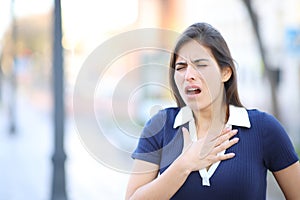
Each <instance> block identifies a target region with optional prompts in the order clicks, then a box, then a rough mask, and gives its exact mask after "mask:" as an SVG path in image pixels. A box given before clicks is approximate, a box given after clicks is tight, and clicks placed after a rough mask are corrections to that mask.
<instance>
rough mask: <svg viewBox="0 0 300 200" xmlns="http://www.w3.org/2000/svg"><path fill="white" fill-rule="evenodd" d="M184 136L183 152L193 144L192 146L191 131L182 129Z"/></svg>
mask: <svg viewBox="0 0 300 200" xmlns="http://www.w3.org/2000/svg"><path fill="white" fill-rule="evenodd" d="M181 130H182V135H183V149H182V152H184V151H185V150H186V149H187V148H188V147H189V146H190V145H191V144H192V140H191V136H190V133H189V131H188V130H187V129H186V128H185V127H182V129H181Z"/></svg>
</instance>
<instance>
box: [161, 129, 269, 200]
mask: <svg viewBox="0 0 300 200" xmlns="http://www.w3.org/2000/svg"><path fill="white" fill-rule="evenodd" d="M181 136H182V135H181V134H180V132H178V133H177V134H176V135H175V136H174V138H172V140H170V141H168V144H167V145H166V146H165V147H166V148H164V150H163V151H162V157H161V158H162V159H161V164H162V170H161V172H163V171H164V170H165V169H166V168H167V167H168V165H169V164H170V163H172V161H174V160H175V159H176V158H177V157H178V156H179V155H180V153H181V149H182V145H183V138H182V137H181ZM237 137H239V138H240V141H239V143H238V144H236V145H234V146H233V147H231V148H229V149H227V151H226V153H228V152H234V153H235V154H236V156H235V157H234V158H233V159H230V160H226V161H222V162H221V163H220V165H219V166H218V168H217V169H216V171H215V172H214V174H213V175H212V177H211V178H210V184H211V185H210V186H203V185H202V178H201V176H200V175H199V172H198V171H197V172H193V173H191V174H190V175H189V177H188V178H187V180H186V182H185V183H184V185H183V186H182V187H181V188H180V189H179V190H178V192H177V193H176V194H175V195H174V197H173V198H172V199H199V197H201V199H202V198H203V199H212V200H214V199H223V200H224V199H231V200H234V199H244V200H247V199H249V200H250V199H257V200H260V199H261V200H263V199H265V195H266V172H267V169H266V168H265V166H264V163H263V157H262V155H263V153H262V151H263V149H262V148H261V146H262V145H261V144H260V139H259V136H258V135H253V134H252V135H251V133H247V132H245V131H242V130H240V131H239V134H237ZM176 149H180V151H178V150H176ZM184 197H185V198H184Z"/></svg>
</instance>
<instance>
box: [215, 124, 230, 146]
mask: <svg viewBox="0 0 300 200" xmlns="http://www.w3.org/2000/svg"><path fill="white" fill-rule="evenodd" d="M231 130H232V129H231V127H228V126H226V127H225V128H223V130H222V131H221V133H220V134H218V135H216V136H215V137H213V138H211V142H213V141H215V140H216V139H217V138H219V137H220V136H222V135H225V134H227V133H229V132H230V131H231Z"/></svg>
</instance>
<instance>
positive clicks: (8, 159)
mask: <svg viewBox="0 0 300 200" xmlns="http://www.w3.org/2000/svg"><path fill="white" fill-rule="evenodd" d="M17 99H18V101H17V107H16V108H17V109H16V110H17V113H16V116H17V120H16V122H17V132H16V133H15V134H14V135H11V134H9V133H8V128H7V127H8V124H9V121H8V118H7V116H8V115H7V110H6V109H5V108H4V107H3V106H1V109H0V123H1V124H0V131H1V135H0V160H1V165H0V177H1V179H0V185H1V187H0V200H27V199H31V200H48V199H50V191H51V174H52V162H51V156H52V152H53V151H52V150H53V149H52V148H53V137H52V135H53V133H52V129H53V128H52V118H51V115H49V114H47V112H44V111H43V109H41V107H39V108H38V107H37V106H36V105H34V104H33V102H34V101H30V100H29V99H28V98H26V97H24V96H21V95H19V96H18V98H17ZM65 141H66V143H65V146H66V153H67V162H66V174H67V177H66V179H67V193H68V198H69V199H70V200H82V199H87V200H96V199H112V200H113V199H124V194H125V189H126V184H127V180H128V175H127V174H122V173H119V172H116V171H114V170H111V169H108V168H107V167H105V166H103V165H102V164H100V163H98V162H97V161H96V160H94V158H92V157H91V156H90V154H89V153H88V152H87V151H86V150H85V148H84V147H83V146H82V144H81V142H80V140H79V137H78V135H77V133H76V130H75V128H74V122H73V120H72V119H68V120H67V121H66V140H65ZM267 199H268V200H282V199H284V198H283V196H282V194H281V192H280V191H279V188H278V186H277V185H276V184H274V178H273V177H269V188H268V198H267Z"/></svg>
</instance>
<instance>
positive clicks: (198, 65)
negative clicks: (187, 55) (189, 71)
mask: <svg viewBox="0 0 300 200" xmlns="http://www.w3.org/2000/svg"><path fill="white" fill-rule="evenodd" d="M196 66H197V67H206V66H207V65H206V64H197V65H196Z"/></svg>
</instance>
